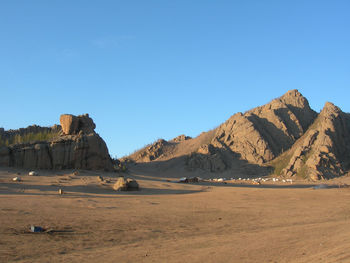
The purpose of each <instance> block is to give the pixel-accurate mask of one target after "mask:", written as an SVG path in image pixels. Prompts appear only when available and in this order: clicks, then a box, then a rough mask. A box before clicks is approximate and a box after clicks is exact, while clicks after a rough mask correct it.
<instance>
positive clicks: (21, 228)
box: [0, 168, 350, 263]
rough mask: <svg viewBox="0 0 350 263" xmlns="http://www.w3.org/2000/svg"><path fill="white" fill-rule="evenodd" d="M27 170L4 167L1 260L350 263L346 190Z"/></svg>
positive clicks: (0, 175) (0, 194) (348, 192)
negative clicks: (123, 188)
mask: <svg viewBox="0 0 350 263" xmlns="http://www.w3.org/2000/svg"><path fill="white" fill-rule="evenodd" d="M17 173H21V175H17ZM27 173H28V171H26V170H15V169H8V168H7V169H4V168H1V170H0V222H1V224H0V262H181V263H183V262H350V189H349V188H328V189H317V190H315V189H313V188H312V185H311V184H306V185H304V184H302V183H300V184H293V185H290V186H288V185H286V184H273V185H268V184H266V185H261V186H253V185H240V184H230V183H229V184H223V183H199V184H179V183H174V182H171V181H170V180H169V181H167V180H166V179H164V178H160V177H152V176H149V175H141V174H137V173H132V174H131V175H130V177H133V178H136V179H137V180H138V182H139V184H140V187H141V190H140V191H136V192H115V191H113V190H112V188H111V186H112V185H113V182H114V181H115V180H116V176H117V175H116V174H113V173H98V172H87V171H80V172H79V173H78V174H74V173H73V171H39V173H40V174H39V176H28V175H27ZM98 175H101V176H103V177H104V178H110V180H111V182H110V183H105V182H100V181H99V180H98V178H97V176H98ZM15 176H20V177H21V178H22V180H23V181H22V182H13V181H12V178H13V177H15ZM179 177H181V176H179ZM349 181H350V180H349V177H343V178H340V179H337V180H333V181H329V182H327V183H329V184H334V185H337V184H338V183H341V182H345V183H348V182H349ZM60 188H61V189H63V190H64V194H63V195H59V194H58V189H60ZM31 225H35V226H41V227H43V228H45V229H46V230H47V231H46V232H44V233H31V232H29V228H30V226H31Z"/></svg>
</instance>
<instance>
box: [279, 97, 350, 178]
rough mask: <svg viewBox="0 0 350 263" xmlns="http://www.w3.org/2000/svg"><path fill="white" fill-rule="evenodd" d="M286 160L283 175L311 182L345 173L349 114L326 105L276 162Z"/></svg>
mask: <svg viewBox="0 0 350 263" xmlns="http://www.w3.org/2000/svg"><path fill="white" fill-rule="evenodd" d="M283 158H285V159H286V160H288V163H287V165H286V167H285V168H284V169H283V170H282V175H284V176H288V177H292V176H296V175H299V176H301V177H304V178H309V179H311V180H318V179H330V178H333V177H335V176H339V175H342V174H344V172H345V171H346V170H348V169H349V162H350V115H349V114H346V113H344V112H342V111H341V110H340V109H339V108H338V107H336V106H335V105H333V104H332V103H329V102H327V103H326V105H325V106H324V108H323V110H322V111H321V113H320V114H319V116H318V118H317V119H316V120H315V122H314V124H313V125H312V126H311V127H310V128H309V130H308V131H307V132H306V133H305V134H304V136H302V137H301V138H300V139H299V140H298V141H297V142H296V143H295V145H294V146H293V147H292V149H290V150H289V151H288V152H286V153H285V154H284V156H281V157H280V158H277V160H276V161H275V163H278V162H281V160H282V159H283Z"/></svg>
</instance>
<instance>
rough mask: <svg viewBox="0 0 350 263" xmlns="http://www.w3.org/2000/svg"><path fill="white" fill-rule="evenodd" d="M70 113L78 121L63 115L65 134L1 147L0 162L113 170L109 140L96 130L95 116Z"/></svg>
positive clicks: (5, 164) (27, 166)
mask: <svg viewBox="0 0 350 263" xmlns="http://www.w3.org/2000/svg"><path fill="white" fill-rule="evenodd" d="M63 116H64V115H63ZM70 116H72V119H75V120H76V123H74V122H68V123H67V122H65V121H62V120H65V118H64V117H63V118H62V117H61V126H62V130H63V134H62V135H60V136H58V137H57V138H54V139H52V140H51V141H40V142H39V141H37V142H29V143H23V144H15V145H10V146H8V147H2V148H0V165H1V166H13V167H23V168H33V169H34V168H36V169H88V170H112V169H113V164H112V160H111V158H110V156H109V153H108V149H107V146H106V143H105V142H104V141H103V139H102V138H101V137H100V136H99V135H98V134H96V133H95V131H94V128H95V124H94V123H93V121H92V119H91V118H89V116H88V115H82V116H78V117H76V116H73V115H70ZM75 125H76V126H75ZM92 127H93V128H92Z"/></svg>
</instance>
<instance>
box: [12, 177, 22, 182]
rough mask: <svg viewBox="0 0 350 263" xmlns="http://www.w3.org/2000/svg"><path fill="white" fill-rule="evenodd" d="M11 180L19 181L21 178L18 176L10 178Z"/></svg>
mask: <svg viewBox="0 0 350 263" xmlns="http://www.w3.org/2000/svg"><path fill="white" fill-rule="evenodd" d="M12 181H14V182H20V181H21V178H20V177H14V178H12Z"/></svg>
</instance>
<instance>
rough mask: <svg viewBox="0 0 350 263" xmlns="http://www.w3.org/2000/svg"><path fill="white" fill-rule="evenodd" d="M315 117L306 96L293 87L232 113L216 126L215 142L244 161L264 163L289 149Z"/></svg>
mask: <svg viewBox="0 0 350 263" xmlns="http://www.w3.org/2000/svg"><path fill="white" fill-rule="evenodd" d="M316 116H317V114H316V112H314V111H313V110H312V109H311V108H310V106H309V103H308V101H307V99H306V98H304V97H303V96H302V95H301V94H300V93H299V92H298V91H297V90H292V91H289V92H287V93H286V94H285V95H284V96H282V97H280V98H278V99H275V100H273V101H272V102H270V103H269V104H266V105H264V106H261V107H257V108H255V109H252V110H250V111H248V112H246V113H245V114H242V113H237V114H235V115H233V116H232V117H231V118H230V119H228V120H227V121H226V122H225V123H224V124H222V125H221V126H220V127H219V128H218V129H217V131H216V134H215V141H217V142H219V143H220V144H223V145H225V146H226V147H228V148H229V149H230V150H231V151H232V152H235V153H238V154H240V156H241V158H242V159H244V160H247V161H249V162H251V163H255V164H263V163H266V162H268V161H271V160H272V159H274V158H275V157H277V156H278V155H279V154H280V153H281V152H283V151H284V150H287V149H289V148H290V147H291V146H292V145H293V143H294V142H295V141H296V139H298V138H300V137H301V136H302V135H303V134H304V132H305V131H306V130H307V128H308V127H309V126H310V125H311V124H312V122H313V121H314V119H315V118H316Z"/></svg>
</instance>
